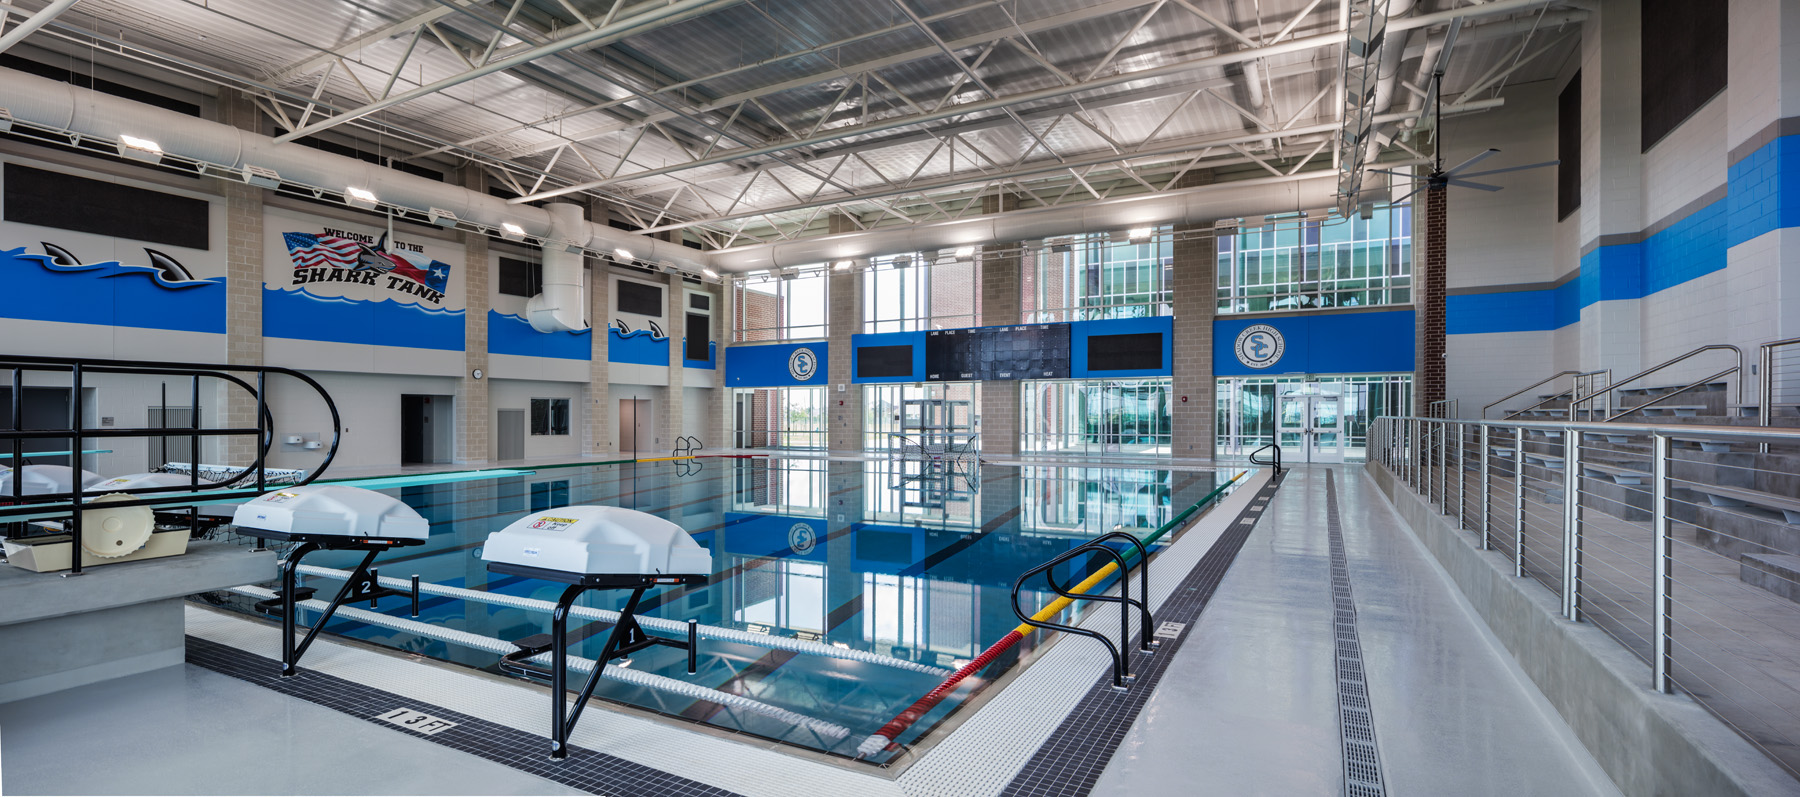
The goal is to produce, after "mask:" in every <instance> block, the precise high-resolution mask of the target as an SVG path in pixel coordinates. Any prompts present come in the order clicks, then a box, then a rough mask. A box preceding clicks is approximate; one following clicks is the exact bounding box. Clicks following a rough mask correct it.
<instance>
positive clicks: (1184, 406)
mask: <svg viewBox="0 0 1800 797" xmlns="http://www.w3.org/2000/svg"><path fill="white" fill-rule="evenodd" d="M1211 232H1212V225H1193V226H1180V227H1176V228H1175V236H1176V240H1175V267H1174V272H1175V279H1174V283H1175V284H1174V285H1172V286H1171V288H1172V290H1173V293H1174V304H1175V369H1174V371H1175V374H1174V380H1173V383H1172V387H1173V394H1172V395H1171V396H1170V397H1169V407H1170V409H1169V414H1170V416H1171V418H1170V422H1171V423H1172V424H1173V427H1174V428H1173V429H1171V430H1170V431H1171V432H1172V434H1171V445H1172V452H1171V453H1173V454H1174V455H1175V456H1177V457H1203V458H1207V459H1211V458H1212V457H1213V455H1214V453H1215V450H1216V449H1215V443H1216V437H1217V435H1218V425H1217V418H1216V417H1215V416H1216V415H1217V413H1218V407H1217V404H1218V402H1217V397H1216V393H1217V388H1218V380H1217V379H1216V378H1215V377H1214V375H1213V318H1214V317H1215V316H1216V315H1217V314H1218V299H1217V292H1218V287H1217V285H1218V258H1217V253H1218V247H1217V242H1216V240H1215V239H1214V238H1213V237H1212V236H1211ZM1184 236H1191V237H1184ZM1183 397H1185V398H1186V399H1187V400H1186V401H1183V400H1182V399H1183Z"/></svg>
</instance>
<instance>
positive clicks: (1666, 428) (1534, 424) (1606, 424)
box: [1376, 415, 1800, 442]
mask: <svg viewBox="0 0 1800 797" xmlns="http://www.w3.org/2000/svg"><path fill="white" fill-rule="evenodd" d="M1376 420H1388V421H1393V422H1401V421H1416V422H1424V423H1433V424H1436V423H1443V422H1444V419H1443V418H1426V417H1422V416H1402V415H1384V416H1382V417H1380V418H1377V419H1376ZM1456 423H1467V424H1472V425H1477V426H1490V427H1494V428H1503V429H1551V430H1564V429H1566V430H1569V431H1575V432H1587V433H1593V434H1610V435H1617V434H1660V435H1666V436H1668V437H1671V438H1674V439H1677V440H1687V439H1692V438H1700V437H1730V438H1735V439H1742V440H1782V441H1786V442H1793V441H1796V440H1800V429H1795V428H1789V427H1770V428H1763V427H1760V426H1719V425H1717V424H1701V423H1671V424H1651V423H1642V424H1640V423H1617V422H1614V421H1555V420H1544V421H1513V420H1491V421H1478V420H1467V421H1456Z"/></svg>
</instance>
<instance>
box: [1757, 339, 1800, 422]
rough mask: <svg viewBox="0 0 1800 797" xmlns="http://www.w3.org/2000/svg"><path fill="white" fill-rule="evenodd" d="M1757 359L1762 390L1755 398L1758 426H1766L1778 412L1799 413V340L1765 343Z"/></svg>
mask: <svg viewBox="0 0 1800 797" xmlns="http://www.w3.org/2000/svg"><path fill="white" fill-rule="evenodd" d="M1760 355H1761V356H1760V357H1759V358H1758V359H1759V360H1760V363H1759V374H1760V378H1761V380H1762V390H1761V391H1759V392H1758V395H1757V406H1756V417H1757V422H1758V423H1760V424H1762V425H1763V426H1769V425H1771V424H1772V423H1774V420H1775V414H1776V412H1777V411H1779V410H1782V409H1790V410H1800V338H1788V339H1787V340H1772V341H1769V342H1768V343H1764V344H1762V351H1761V352H1760Z"/></svg>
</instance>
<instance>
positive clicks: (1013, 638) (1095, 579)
mask: <svg viewBox="0 0 1800 797" xmlns="http://www.w3.org/2000/svg"><path fill="white" fill-rule="evenodd" d="M1248 473H1250V471H1247V470H1245V471H1239V472H1238V474H1237V475H1236V476H1233V477H1231V480H1230V481H1227V482H1225V483H1224V484H1221V485H1219V486H1218V487H1217V488H1214V490H1213V491H1212V492H1210V493H1208V494H1207V495H1206V497H1205V498H1202V499H1200V500H1199V501H1198V502H1196V503H1195V504H1194V505H1193V506H1190V507H1188V508H1187V509H1184V510H1182V512H1181V514H1179V515H1176V516H1175V517H1174V518H1173V519H1171V520H1170V521H1169V522H1167V523H1164V524H1163V525H1162V527H1160V528H1158V529H1157V530H1156V531H1154V532H1151V534H1150V535H1149V536H1147V537H1144V538H1143V539H1142V540H1140V542H1142V543H1143V544H1144V545H1145V546H1146V547H1148V546H1149V544H1150V543H1152V542H1155V541H1156V540H1158V539H1160V538H1161V537H1162V536H1163V535H1164V534H1167V533H1169V532H1170V531H1172V530H1174V529H1175V528H1177V527H1178V526H1180V525H1181V524H1182V523H1183V522H1185V521H1186V520H1187V519H1188V518H1190V517H1192V516H1193V515H1194V513H1196V512H1198V511H1199V510H1200V508H1201V507H1202V506H1205V505H1206V504H1208V503H1211V502H1212V501H1213V499H1215V498H1217V497H1218V496H1219V495H1220V494H1222V493H1224V491H1225V489H1226V488H1228V487H1230V486H1231V485H1233V484H1236V483H1237V482H1238V480H1239V479H1242V478H1244V476H1245V475H1246V474H1248ZM1135 556H1137V549H1136V547H1135V546H1134V547H1132V548H1127V549H1126V550H1125V552H1124V553H1123V554H1121V558H1123V559H1124V560H1125V562H1126V564H1127V566H1129V564H1130V561H1131V559H1132V557H1135ZM1118 569H1119V563H1118V562H1116V561H1114V562H1108V563H1107V564H1106V565H1105V566H1104V567H1101V568H1100V569H1099V570H1097V571H1095V572H1094V574H1093V575H1091V576H1088V577H1087V578H1086V579H1084V580H1083V581H1082V582H1081V583H1080V584H1077V585H1075V586H1074V587H1071V588H1070V589H1069V591H1070V592H1072V593H1076V594H1081V593H1085V592H1087V591H1088V590H1090V589H1093V588H1094V586H1095V585H1097V584H1099V583H1100V582H1101V581H1104V580H1105V579H1106V577H1108V576H1110V575H1112V574H1113V572H1114V571H1116V570H1118ZM1126 575H1129V572H1128V573H1127V574H1126ZM1074 602H1075V599H1074V598H1067V597H1059V598H1057V599H1056V600H1055V601H1052V602H1051V603H1050V605H1048V606H1045V607H1044V608H1043V609H1040V610H1039V611H1038V612H1037V613H1036V614H1034V615H1032V617H1031V619H1032V620H1034V621H1037V622H1044V621H1046V620H1050V619H1052V618H1054V617H1056V616H1057V615H1058V614H1061V613H1062V611H1063V610H1064V609H1067V608H1068V607H1069V606H1070V605H1071V604H1073V603H1074ZM1035 630H1037V628H1036V627H1035V626H1033V625H1031V623H1029V622H1027V623H1020V624H1019V626H1018V627H1017V628H1014V629H1013V630H1011V631H1009V632H1007V634H1006V636H1004V637H1001V638H1000V640H999V641H997V642H995V643H994V644H992V645H990V646H988V649H987V650H984V651H982V652H981V655H979V656H976V657H975V659H974V660H973V661H970V662H969V663H968V664H965V665H963V666H962V668H960V669H958V670H957V671H956V672H955V673H953V674H952V675H951V676H950V677H949V678H947V679H945V680H944V682H943V683H941V684H938V686H937V688H935V689H932V690H931V691H930V692H927V693H925V696H924V697H921V698H919V699H918V701H916V702H914V703H913V704H912V705H911V706H908V707H907V708H906V710H904V711H901V712H900V713H899V714H898V715H896V716H895V717H894V718H893V719H892V720H890V721H888V724H886V725H883V726H881V729H880V730H877V731H876V732H875V733H873V734H870V735H869V738H867V739H864V740H863V742H862V744H860V745H858V746H857V748H856V752H857V757H858V758H866V757H869V756H873V755H875V754H876V753H880V752H882V751H883V750H886V749H888V748H889V747H892V746H893V745H894V740H895V739H897V738H899V737H900V734H901V733H904V732H905V731H906V729H907V728H910V727H912V725H913V723H915V722H918V721H919V719H920V718H921V717H924V716H925V715H926V714H927V713H930V711H931V710H932V709H933V708H936V707H937V704H938V703H941V702H943V700H944V698H946V697H949V696H950V693H951V692H953V691H955V690H956V687H957V685H958V684H961V683H962V681H963V680H964V679H966V678H968V677H969V676H970V675H973V674H975V673H976V672H978V671H980V670H981V669H982V668H984V667H986V666H988V665H989V664H992V663H993V661H994V659H997V658H999V657H1000V654H1001V653H1004V652H1006V650H1007V649H1008V648H1011V647H1012V646H1013V645H1015V644H1017V643H1018V642H1019V641H1021V640H1023V639H1024V638H1025V637H1026V636H1027V635H1029V634H1031V632H1032V631H1035Z"/></svg>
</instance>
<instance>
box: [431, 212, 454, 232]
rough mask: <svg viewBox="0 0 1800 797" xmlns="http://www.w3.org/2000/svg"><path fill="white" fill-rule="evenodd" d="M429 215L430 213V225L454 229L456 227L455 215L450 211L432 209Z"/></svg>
mask: <svg viewBox="0 0 1800 797" xmlns="http://www.w3.org/2000/svg"><path fill="white" fill-rule="evenodd" d="M430 213H431V223H432V224H436V225H437V226H439V227H455V226H456V214H455V213H451V212H450V211H448V210H445V209H443V208H432V209H431V211H430Z"/></svg>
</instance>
